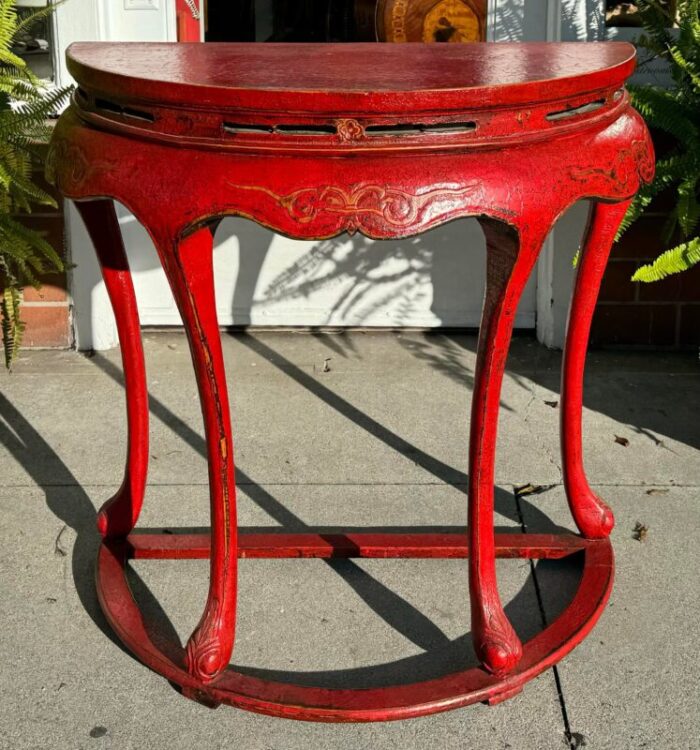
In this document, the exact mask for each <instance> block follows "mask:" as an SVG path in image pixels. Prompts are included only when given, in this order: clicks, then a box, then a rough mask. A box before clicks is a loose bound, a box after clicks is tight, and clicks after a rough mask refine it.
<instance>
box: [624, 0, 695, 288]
mask: <svg viewBox="0 0 700 750" xmlns="http://www.w3.org/2000/svg"><path fill="white" fill-rule="evenodd" d="M637 4H638V7H639V10H640V14H641V18H642V22H643V24H644V32H645V33H644V34H643V35H642V37H641V38H640V40H639V46H641V47H643V48H645V49H646V50H647V51H648V52H651V53H652V54H653V55H655V56H657V57H659V58H663V59H664V60H665V61H666V62H667V63H668V66H669V71H670V73H671V76H672V79H673V83H674V86H673V87H672V88H671V89H669V90H665V89H661V88H658V87H653V86H631V87H630V91H631V96H632V102H633V104H634V106H635V107H636V108H637V109H638V110H639V112H640V114H641V115H642V116H643V117H644V119H645V120H646V122H647V123H648V125H649V126H650V127H652V128H656V129H658V130H662V131H664V132H666V133H668V134H669V135H671V136H672V137H673V139H674V140H675V142H676V145H675V147H674V148H673V149H672V150H671V152H670V153H668V154H666V155H664V156H663V157H662V158H660V159H659V160H658V162H657V164H656V174H655V176H654V179H653V181H652V182H651V184H650V185H644V186H642V188H641V190H640V191H639V193H638V195H637V196H636V198H635V199H634V201H633V202H632V205H631V206H630V208H629V210H628V212H627V215H626V216H625V218H624V220H623V222H622V225H621V227H620V230H619V232H618V238H619V237H620V236H621V235H622V234H623V233H624V232H625V231H626V230H627V229H628V228H629V227H630V226H631V225H632V224H633V223H634V222H635V221H636V220H637V219H638V218H639V217H640V216H642V215H643V214H644V212H645V211H646V210H647V208H648V207H649V206H650V204H651V203H652V200H653V199H654V198H655V197H656V196H657V195H659V194H660V193H662V192H664V191H670V190H674V189H675V192H676V201H675V205H674V208H673V211H672V212H671V213H670V214H669V216H668V219H667V221H666V224H665V227H664V236H663V237H662V240H663V243H664V245H666V246H667V245H668V243H669V242H671V240H672V238H673V237H674V236H675V237H677V235H678V232H679V231H680V233H681V235H682V238H683V240H684V241H683V243H682V244H679V245H677V246H676V247H673V248H671V249H669V250H666V251H665V252H664V253H662V254H661V255H660V256H659V257H658V258H657V259H656V260H655V261H654V262H653V263H651V264H649V265H646V266H643V267H642V268H640V269H639V270H638V271H637V272H636V273H635V274H634V276H633V280H634V281H645V282H649V281H657V280H659V279H662V278H665V277H666V276H668V275H669V274H672V273H680V272H681V271H684V270H686V269H687V268H690V267H691V266H692V265H695V264H696V263H697V262H698V261H699V260H700V237H698V236H697V234H698V227H699V226H700V118H699V117H698V113H700V0H679V2H678V3H677V4H675V5H677V24H675V21H676V18H673V17H671V15H670V10H669V9H670V8H671V4H662V3H660V2H659V0H638V2H637ZM674 25H677V27H678V28H677V29H674V30H673V33H671V31H670V29H671V27H673V26H674ZM676 242H677V239H676Z"/></svg>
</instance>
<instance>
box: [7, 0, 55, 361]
mask: <svg viewBox="0 0 700 750" xmlns="http://www.w3.org/2000/svg"><path fill="white" fill-rule="evenodd" d="M52 10H53V8H52V7H51V6H49V7H47V8H42V9H41V10H38V11H36V12H34V13H32V14H31V15H30V16H28V17H27V18H24V19H21V20H20V19H19V17H18V15H17V11H16V7H15V0H0V292H1V293H2V295H1V296H0V326H1V327H2V344H3V351H4V360H5V366H6V367H7V368H8V369H9V368H10V366H11V364H12V362H13V361H14V359H15V358H16V357H17V353H18V351H19V346H20V344H21V341H22V332H23V330H24V324H23V323H22V319H21V316H20V305H21V301H22V289H23V288H24V287H25V286H29V285H32V286H39V284H40V278H41V276H42V275H43V274H45V273H46V272H48V271H52V270H62V269H63V263H62V261H61V259H60V258H59V256H58V254H57V253H56V251H55V250H54V248H53V247H51V245H50V244H49V243H48V242H46V240H45V239H44V238H43V237H42V236H41V235H40V234H38V233H37V232H34V231H32V230H30V229H28V228H27V227H25V226H24V225H23V224H22V222H21V219H20V218H18V215H20V214H22V213H30V212H31V210H32V206H35V205H45V206H46V205H49V206H54V207H55V206H56V202H55V201H54V199H53V198H52V197H51V196H50V195H49V194H48V193H46V192H45V191H44V190H42V189H41V188H39V187H37V186H36V185H35V184H34V183H33V182H32V179H31V173H32V167H33V166H34V165H35V164H37V163H40V162H41V155H40V150H41V144H43V143H46V141H47V140H48V137H49V136H50V133H51V126H50V125H48V124H47V119H48V117H49V116H50V115H51V114H53V113H54V112H55V111H56V110H57V108H59V107H60V106H61V104H62V102H63V101H64V100H65V98H66V97H67V95H68V92H69V89H53V90H50V89H49V88H48V87H47V86H46V84H45V83H43V82H42V81H41V80H39V79H38V78H37V76H36V75H34V73H32V71H31V70H30V69H29V67H28V66H27V64H26V62H25V61H24V60H23V59H22V58H21V57H19V56H17V55H16V54H15V53H14V52H13V44H14V40H15V39H16V38H17V36H18V35H20V34H22V33H23V32H26V30H27V29H29V28H30V27H31V26H32V25H33V24H34V23H35V22H36V21H37V20H38V19H39V18H40V17H42V16H46V15H48V14H49V13H51V11H52Z"/></svg>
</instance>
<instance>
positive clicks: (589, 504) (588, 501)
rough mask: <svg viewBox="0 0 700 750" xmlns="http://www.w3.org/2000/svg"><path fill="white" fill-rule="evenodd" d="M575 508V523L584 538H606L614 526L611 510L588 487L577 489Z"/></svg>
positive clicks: (573, 504)
mask: <svg viewBox="0 0 700 750" xmlns="http://www.w3.org/2000/svg"><path fill="white" fill-rule="evenodd" d="M576 495H577V496H576V501H575V503H572V507H573V508H575V513H574V516H575V520H576V525H577V526H578V527H579V530H580V531H581V533H582V534H583V536H584V537H586V539H607V538H608V537H609V536H610V532H611V531H612V530H613V527H614V526H615V516H614V515H613V512H612V510H611V509H610V508H609V507H608V506H607V505H606V503H605V502H604V501H603V500H601V499H600V498H599V497H598V495H596V493H595V492H593V490H592V489H591V488H590V487H585V488H583V489H580V490H578V492H577V493H576Z"/></svg>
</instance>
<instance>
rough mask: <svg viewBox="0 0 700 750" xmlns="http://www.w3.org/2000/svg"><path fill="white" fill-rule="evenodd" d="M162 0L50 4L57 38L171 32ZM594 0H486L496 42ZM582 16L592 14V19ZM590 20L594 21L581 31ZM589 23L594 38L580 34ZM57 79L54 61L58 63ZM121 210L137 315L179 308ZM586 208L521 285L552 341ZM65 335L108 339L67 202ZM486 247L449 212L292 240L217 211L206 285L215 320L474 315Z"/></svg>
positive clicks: (422, 322) (84, 241) (164, 314)
mask: <svg viewBox="0 0 700 750" xmlns="http://www.w3.org/2000/svg"><path fill="white" fill-rule="evenodd" d="M173 4H174V2H173V0H99V1H98V2H95V0H70V3H67V4H66V5H64V6H60V7H59V9H58V14H59V16H58V19H57V22H58V40H59V46H60V47H61V48H62V49H65V47H66V46H67V44H68V43H69V42H71V41H73V40H75V39H112V40H136V39H138V40H142V41H146V40H148V41H154V40H168V39H170V40H172V39H174V38H175V19H174V12H173ZM600 5H601V0H491V5H490V10H489V21H490V23H489V33H490V35H491V39H492V40H496V41H519V40H522V41H528V40H538V39H550V40H555V39H558V38H561V39H564V40H566V39H575V38H581V37H583V36H584V35H585V37H584V38H597V35H598V33H599V19H598V21H596V22H595V23H594V22H593V20H594V19H595V13H596V9H597V8H598V7H599V6H600ZM560 18H561V22H560V20H559V19H560ZM592 19H593V20H592ZM591 29H595V31H593V32H592V31H591ZM592 34H595V36H594V37H592V36H591V35H592ZM61 76H62V80H64V81H65V80H66V73H65V68H62V70H61ZM119 215H120V221H121V224H122V229H123V231H124V236H125V240H126V245H127V252H128V255H129V260H130V263H131V266H132V269H133V271H134V281H135V286H136V293H137V297H138V300H139V308H140V311H141V316H142V322H143V324H145V325H177V324H179V323H180V319H179V316H178V313H177V310H176V308H175V305H174V302H173V300H172V295H171V294H170V291H169V288H168V285H167V282H166V281H165V278H164V276H163V273H162V271H161V269H160V266H159V264H158V261H157V258H156V254H155V250H154V248H153V246H152V243H151V242H150V239H149V238H148V237H147V236H146V234H145V232H144V231H143V229H142V228H141V227H140V226H139V225H138V223H137V222H136V221H135V220H134V219H133V217H131V215H130V214H128V213H127V212H126V211H125V210H123V209H122V208H119ZM584 220H585V207H584V208H581V207H576V208H575V209H574V210H573V211H572V212H571V213H570V214H567V216H565V217H564V218H563V219H562V221H561V222H560V223H559V224H558V225H557V227H556V228H555V230H554V231H553V233H552V236H551V238H550V240H549V241H548V243H547V246H546V248H545V252H544V253H543V257H542V260H541V262H540V265H539V268H538V270H537V273H536V274H533V278H532V279H531V280H530V283H529V284H528V287H527V289H526V290H525V293H524V295H523V300H522V304H521V306H520V309H519V312H518V317H517V318H516V326H518V327H522V328H534V327H535V324H537V331H538V336H539V338H540V340H542V341H544V343H546V344H548V345H550V346H560V345H561V342H562V340H563V331H564V326H565V320H566V309H567V306H568V297H569V293H570V288H571V279H572V275H573V271H572V267H571V258H572V257H573V254H574V253H575V251H576V249H577V247H578V243H579V241H580V231H581V229H582V227H583V221H584ZM68 230H69V236H70V246H71V250H72V258H73V262H74V263H76V264H77V267H76V269H75V270H74V271H73V279H72V290H73V298H74V304H75V322H76V336H77V341H78V345H79V346H80V348H82V349H87V348H94V349H106V348H110V347H112V346H115V345H116V344H117V338H116V329H115V326H114V321H113V316H112V313H111V309H110V307H109V303H108V300H107V298H106V293H105V290H104V286H103V284H102V281H101V276H100V273H99V268H98V266H97V263H96V261H95V258H94V254H93V251H92V248H91V247H90V244H89V240H88V238H87V236H86V233H85V230H84V228H83V227H82V224H81V222H80V219H79V217H78V216H77V214H76V212H75V210H74V209H73V208H72V207H71V209H70V211H69V221H68ZM484 256H485V249H484V240H483V237H482V235H481V231H480V229H479V227H478V225H477V223H476V221H475V220H471V219H467V220H461V221H457V222H454V223H452V224H449V225H447V226H444V227H441V228H438V229H436V230H433V231H432V232H429V233H427V234H426V235H424V236H422V237H420V238H413V239H410V240H401V241H381V242H371V241H369V240H366V239H365V238H362V237H354V238H349V237H346V236H343V237H339V238H337V239H335V240H331V241H324V242H320V243H319V242H295V241H292V240H289V239H286V238H283V237H280V236H277V235H274V234H273V233H271V232H269V231H267V230H264V229H262V228H260V227H257V226H256V225H254V224H253V223H251V222H249V221H247V220H244V219H226V220H225V221H224V222H222V224H221V226H220V228H219V232H218V233H217V242H216V250H215V263H216V291H217V307H218V311H219V320H220V323H221V324H222V325H248V324H252V325H275V326H279V325H300V326H325V325H332V326H343V325H364V326H421V327H423V326H425V327H439V326H450V327H452V326H463V327H471V326H477V325H478V323H479V317H480V312H481V306H482V298H483V283H484V273H485V257H484Z"/></svg>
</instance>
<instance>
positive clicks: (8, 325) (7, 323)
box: [0, 286, 25, 370]
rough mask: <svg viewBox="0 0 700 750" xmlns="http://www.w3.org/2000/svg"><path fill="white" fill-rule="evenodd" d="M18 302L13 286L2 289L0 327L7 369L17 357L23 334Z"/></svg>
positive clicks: (19, 300) (19, 296)
mask: <svg viewBox="0 0 700 750" xmlns="http://www.w3.org/2000/svg"><path fill="white" fill-rule="evenodd" d="M20 302H21V294H20V292H19V291H18V290H17V289H16V288H15V287H13V286H10V287H6V288H5V289H4V290H3V293H2V298H1V299H0V328H2V346H3V350H4V353H5V367H6V368H7V369H8V370H9V369H11V368H12V363H13V362H14V361H15V359H17V355H18V354H19V347H20V345H21V343H22V336H23V335H24V329H25V324H24V322H23V321H22V319H21V318H20V315H19V312H20V311H19V306H20Z"/></svg>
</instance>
